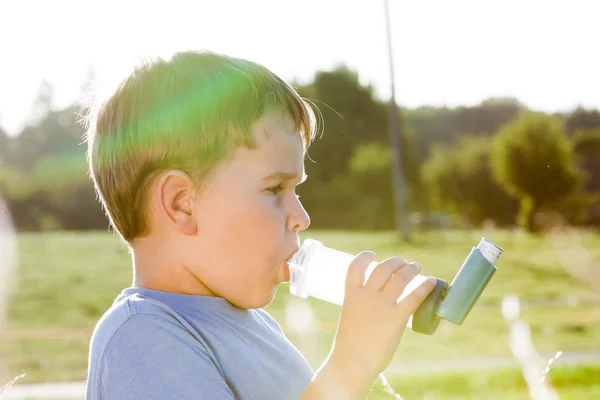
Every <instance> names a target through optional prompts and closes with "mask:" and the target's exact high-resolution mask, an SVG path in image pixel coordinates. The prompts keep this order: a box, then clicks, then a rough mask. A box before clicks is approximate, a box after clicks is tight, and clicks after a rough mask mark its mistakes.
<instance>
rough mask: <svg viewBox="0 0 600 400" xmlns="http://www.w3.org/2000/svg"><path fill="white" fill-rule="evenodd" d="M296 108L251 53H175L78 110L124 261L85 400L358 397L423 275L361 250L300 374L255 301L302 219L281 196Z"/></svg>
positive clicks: (297, 128)
mask: <svg viewBox="0 0 600 400" xmlns="http://www.w3.org/2000/svg"><path fill="white" fill-rule="evenodd" d="M314 120H315V119H314V115H313V114H312V111H311V109H310V107H309V106H308V105H307V103H305V102H304V101H303V100H302V99H301V98H300V97H299V96H298V94H297V93H296V92H295V91H294V90H293V89H292V88H291V87H290V86H288V85H287V84H286V83H284V82H283V81H282V80H281V79H280V78H278V77H277V76H275V75H274V74H273V73H271V72H270V71H268V70H267V69H266V68H264V67H262V66H260V65H257V64H255V63H252V62H248V61H245V60H241V59H236V58H232V57H227V56H224V55H219V54H214V53H209V52H184V53H179V54H176V55H175V56H174V57H173V58H172V59H171V60H169V61H164V60H158V61H155V62H153V63H149V64H146V65H145V66H143V67H141V68H138V69H137V70H136V71H135V72H134V73H133V74H132V75H131V76H129V77H128V78H127V79H126V80H125V81H124V82H123V83H122V84H121V85H120V86H119V87H118V89H117V90H116V92H115V93H114V94H113V96H112V97H111V98H110V99H109V100H108V101H107V102H106V103H105V104H103V105H102V106H101V107H100V109H99V111H98V112H97V113H92V114H91V120H90V126H89V129H88V133H87V142H88V155H89V162H90V169H91V175H92V178H93V181H94V184H95V187H96V190H97V192H98V195H99V197H100V199H101V201H102V204H103V206H104V208H105V210H106V212H107V215H108V217H109V219H110V222H111V225H112V226H113V228H114V229H115V230H116V231H117V232H118V234H119V235H120V236H121V238H122V239H123V240H124V242H126V243H127V245H128V247H129V249H130V252H131V254H132V259H133V267H134V277H133V283H132V285H131V287H129V288H127V289H125V290H123V292H122V293H121V294H120V295H119V296H118V297H117V298H116V299H115V301H114V304H113V305H112V307H111V308H110V309H109V310H108V311H107V312H106V313H105V315H104V316H103V317H102V318H101V319H100V321H99V322H98V324H97V326H96V329H95V331H94V334H93V337H92V341H91V345H90V354H89V372H88V380H87V396H86V398H87V399H88V400H96V399H111V400H113V399H115V400H116V399H144V400H150V399H257V400H269V399H364V398H365V397H366V396H367V394H368V392H369V390H370V387H371V385H372V384H373V381H374V380H375V379H376V378H377V375H378V374H379V373H380V372H381V371H382V370H383V369H384V368H385V367H386V365H387V364H388V363H389V361H390V359H391V357H392V355H393V353H394V351H395V349H396V347H397V345H398V342H399V340H400V336H401V335H402V331H403V328H404V326H405V325H406V322H407V320H408V317H409V316H410V315H411V314H412V313H414V311H415V310H416V308H417V307H418V305H419V304H420V303H421V302H422V301H423V299H424V298H425V297H426V296H427V294H428V293H429V292H430V291H431V289H432V288H433V286H434V283H433V282H432V281H428V282H426V283H424V284H423V285H422V286H421V287H420V288H419V289H418V290H415V291H414V292H413V293H412V294H411V295H410V296H408V297H407V298H406V299H405V300H403V301H402V302H401V303H397V302H396V299H397V298H398V297H399V296H400V294H401V293H402V290H403V289H404V287H405V285H406V284H407V282H409V281H410V280H411V279H412V278H413V277H414V276H415V275H416V274H417V273H418V272H419V271H420V266H419V265H418V264H416V263H407V262H406V261H404V260H402V259H400V258H397V257H396V258H391V259H388V260H386V261H385V262H383V263H381V264H380V265H379V266H378V267H377V268H376V269H375V271H374V272H373V274H372V275H371V277H370V278H369V280H368V282H366V283H365V269H366V267H367V266H368V264H369V263H370V262H372V261H373V260H374V259H375V254H374V253H372V252H362V253H360V254H359V255H358V256H357V257H356V259H355V260H354V262H353V263H352V265H351V268H350V270H349V272H348V277H347V282H346V298H345V302H344V306H343V307H342V312H341V317H340V321H339V327H338V332H337V335H336V340H335V344H334V346H333V349H332V351H331V353H330V355H329V357H328V358H327V361H325V363H324V364H323V366H322V367H321V368H319V370H318V372H317V373H314V372H313V371H312V370H311V368H310V366H309V365H308V363H307V362H306V360H305V359H304V358H303V357H302V355H301V354H299V352H298V351H297V350H296V349H295V348H294V346H293V345H292V344H291V343H290V342H289V341H288V340H287V339H286V337H285V335H284V333H283V332H282V331H281V329H280V327H279V326H278V325H277V323H276V322H275V321H274V320H273V318H271V317H270V316H269V314H267V313H266V312H265V311H264V310H262V308H263V307H265V306H267V305H268V304H269V303H270V302H271V300H272V299H273V296H274V295H275V292H276V290H277V287H278V285H279V284H280V283H281V282H285V281H287V280H289V271H288V269H287V264H286V260H288V259H289V258H290V257H291V256H292V255H293V254H294V253H295V252H296V251H297V250H298V247H299V245H300V243H299V237H298V233H299V232H300V231H301V230H304V229H306V228H307V227H308V225H309V223H310V220H309V217H308V215H307V213H306V211H305V210H304V208H303V207H302V205H301V203H300V201H299V199H298V197H297V196H296V194H295V187H296V186H297V185H298V184H300V183H302V182H303V181H304V180H305V178H306V176H305V174H304V156H305V154H306V151H307V149H308V147H309V145H310V143H311V141H312V140H313V139H314V133H315V124H314Z"/></svg>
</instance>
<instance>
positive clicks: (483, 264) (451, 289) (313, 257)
mask: <svg viewBox="0 0 600 400" xmlns="http://www.w3.org/2000/svg"><path fill="white" fill-rule="evenodd" d="M502 251H503V250H502V248H500V247H498V246H497V245H495V244H494V243H492V242H491V241H490V240H488V239H487V238H483V239H481V241H480V242H479V245H478V246H477V247H474V248H473V249H472V250H471V252H470V253H469V255H468V256H467V258H466V260H465V261H464V263H463V265H462V267H461V268H460V269H459V271H458V273H457V274H456V276H455V277H454V279H453V280H452V283H450V284H449V285H448V283H447V282H446V281H445V280H443V279H439V278H437V281H436V286H435V288H434V289H433V290H432V292H431V293H430V294H429V295H428V296H427V298H426V299H425V301H423V303H421V305H420V306H419V308H418V309H417V311H416V312H415V313H414V314H413V316H412V317H411V319H410V320H409V323H408V326H409V327H410V328H411V329H412V330H413V331H415V332H419V333H422V334H426V335H432V334H433V333H435V331H436V330H437V327H438V325H439V323H440V321H441V320H442V319H445V320H447V321H450V322H451V323H453V324H456V325H460V324H462V323H463V322H464V320H465V319H466V317H467V315H468V314H469V312H470V311H471V309H472V308H473V306H474V305H475V303H476V302H477V300H478V299H479V297H480V296H481V294H482V293H483V290H484V289H485V287H486V286H487V284H488V283H489V281H490V280H491V278H492V276H493V275H494V273H495V272H496V270H497V268H496V266H495V263H496V261H497V260H498V258H499V257H500V255H501V254H502ZM354 257H355V256H353V255H351V254H348V253H343V252H340V251H337V250H334V249H331V248H327V247H325V246H323V244H322V243H321V242H319V241H316V240H313V239H307V240H305V241H304V244H303V245H302V247H301V248H300V250H299V251H298V253H296V254H295V255H294V257H292V259H291V260H290V261H289V262H288V264H289V267H290V292H291V293H292V294H294V295H296V296H299V297H302V298H306V297H309V296H310V297H314V298H317V299H321V300H324V301H327V302H330V303H334V304H338V305H342V303H343V300H344V291H345V279H346V273H347V270H348V267H349V266H350V263H351V262H352V260H353V259H354ZM376 266H377V262H373V263H371V265H370V266H369V267H368V268H367V272H366V278H365V279H368V277H369V275H370V274H371V272H372V271H373V269H374V268H375V267H376ZM425 279H427V278H426V277H425V276H422V275H418V276H417V277H415V278H414V279H413V280H412V281H411V282H410V283H409V284H408V285H407V287H406V289H405V290H404V293H403V294H402V296H401V297H400V298H399V299H398V300H401V299H402V298H404V297H405V296H406V295H408V294H409V293H410V292H412V290H414V289H415V288H416V287H417V286H418V285H419V284H421V283H422V282H423V281H424V280H425Z"/></svg>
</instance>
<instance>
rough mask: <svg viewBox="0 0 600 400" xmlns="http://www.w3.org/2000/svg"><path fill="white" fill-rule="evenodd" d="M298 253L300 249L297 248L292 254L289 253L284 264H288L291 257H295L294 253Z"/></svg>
mask: <svg viewBox="0 0 600 400" xmlns="http://www.w3.org/2000/svg"><path fill="white" fill-rule="evenodd" d="M299 251H300V248H299V247H296V248H295V249H294V251H292V252H291V253H290V254H289V255H288V257H287V258H286V259H285V262H286V263H288V262H289V261H290V260H291V259H292V257H294V256H295V255H296V253H297V252H299Z"/></svg>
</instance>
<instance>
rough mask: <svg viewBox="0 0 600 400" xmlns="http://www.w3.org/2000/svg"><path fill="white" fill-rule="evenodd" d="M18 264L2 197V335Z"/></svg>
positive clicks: (11, 225) (14, 240)
mask: <svg viewBox="0 0 600 400" xmlns="http://www.w3.org/2000/svg"><path fill="white" fill-rule="evenodd" d="M16 265H17V237H16V235H15V230H14V228H13V224H12V219H11V217H10V213H9V211H8V206H7V204H6V202H4V200H3V199H2V197H0V336H1V335H2V332H3V331H4V326H5V316H6V307H7V304H8V299H9V297H10V294H11V291H12V289H13V288H12V286H11V283H12V282H13V271H14V269H15V267H16Z"/></svg>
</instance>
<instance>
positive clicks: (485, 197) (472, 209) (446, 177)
mask: <svg viewBox="0 0 600 400" xmlns="http://www.w3.org/2000/svg"><path fill="white" fill-rule="evenodd" d="M491 149H492V140H491V139H490V138H487V137H465V138H462V139H461V140H460V141H459V143H458V145H457V146H455V147H453V148H450V149H447V148H446V149H444V148H442V147H437V148H436V150H435V151H434V152H433V154H432V157H431V158H430V159H429V160H428V161H427V163H426V164H425V166H424V167H423V169H424V171H425V172H424V174H425V176H426V182H427V184H428V185H429V186H430V188H431V192H432V196H433V198H432V202H433V203H434V204H435V205H436V207H437V208H438V209H440V210H444V211H450V212H458V213H460V214H462V215H464V216H466V217H467V218H468V220H469V221H470V222H471V223H473V224H480V223H482V222H483V221H485V220H488V219H489V220H493V221H495V222H496V223H498V224H502V225H505V224H511V223H513V222H514V218H515V215H516V212H517V208H518V202H517V201H516V199H515V198H513V197H511V196H510V195H508V194H507V193H506V191H505V190H504V188H503V187H502V186H501V185H500V184H499V183H497V182H496V180H495V179H494V176H493V172H492V167H491Z"/></svg>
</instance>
